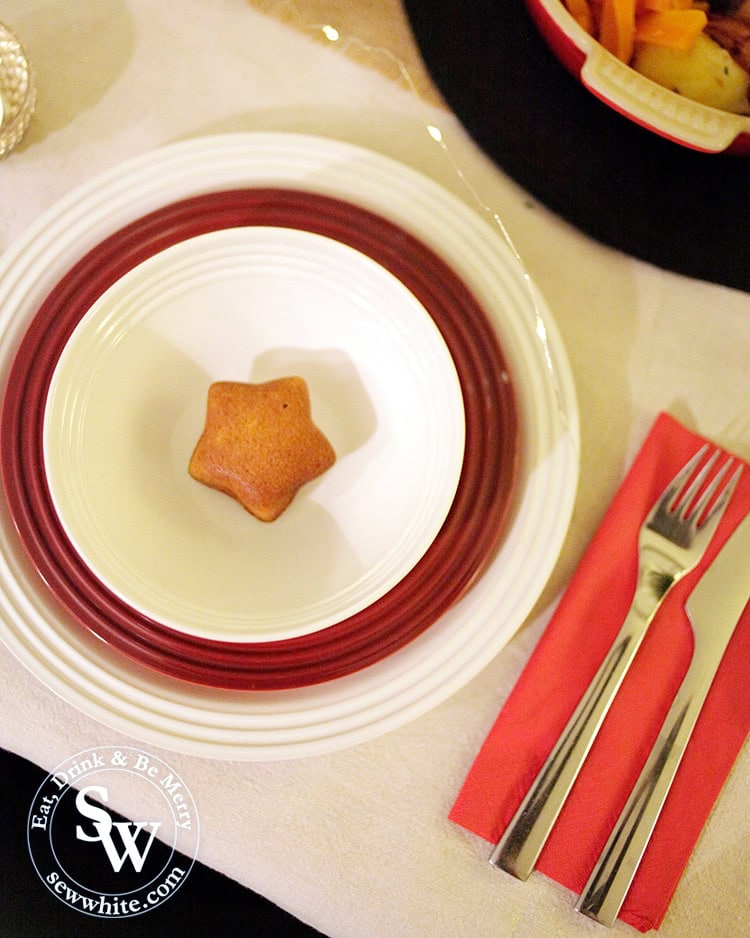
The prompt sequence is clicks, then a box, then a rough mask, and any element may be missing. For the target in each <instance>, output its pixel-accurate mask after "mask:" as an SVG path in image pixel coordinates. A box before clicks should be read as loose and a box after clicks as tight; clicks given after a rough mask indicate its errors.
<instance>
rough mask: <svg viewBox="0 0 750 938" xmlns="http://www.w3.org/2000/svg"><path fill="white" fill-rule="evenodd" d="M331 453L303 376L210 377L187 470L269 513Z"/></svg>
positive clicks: (265, 517)
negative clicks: (243, 379) (251, 380)
mask: <svg viewBox="0 0 750 938" xmlns="http://www.w3.org/2000/svg"><path fill="white" fill-rule="evenodd" d="M335 461H336V454H335V453H334V451H333V447H332V446H331V444H330V443H329V441H328V439H327V438H326V436H325V435H324V434H323V433H322V432H321V431H320V430H319V429H318V427H317V426H316V425H315V424H314V423H313V420H312V414H311V408H310V395H309V392H308V389H307V384H306V382H305V381H304V379H303V378H298V377H288V378H277V379H276V380H274V381H266V382H264V383H263V384H244V383H242V382H238V381H217V382H216V383H214V384H212V385H211V386H210V387H209V389H208V404H207V408H206V423H205V426H204V429H203V433H202V434H201V437H200V439H199V440H198V443H197V445H196V447H195V450H194V451H193V455H192V457H191V459H190V464H189V466H188V471H189V472H190V475H191V476H192V477H193V478H194V479H197V480H198V482H202V483H204V485H208V486H210V487H211V488H214V489H218V490H219V491H220V492H225V493H226V494H227V495H231V496H232V497H233V498H236V499H237V501H238V502H239V503H240V504H241V505H242V506H243V507H244V508H246V509H247V510H248V511H249V512H250V513H251V514H253V515H255V517H256V518H259V519H260V520H261V521H273V520H274V519H275V518H278V516H279V515H280V514H281V513H282V512H283V511H284V509H285V508H287V506H288V505H289V504H290V502H291V501H292V499H293V498H294V496H295V495H296V494H297V492H298V490H299V489H300V488H301V487H302V486H303V485H304V484H305V483H306V482H310V481H311V480H312V479H315V478H316V477H317V476H319V475H321V474H322V473H323V472H325V471H326V469H329V468H330V467H331V466H332V465H333V463H334V462H335Z"/></svg>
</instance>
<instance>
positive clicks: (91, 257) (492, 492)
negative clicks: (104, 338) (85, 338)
mask: <svg viewBox="0 0 750 938" xmlns="http://www.w3.org/2000/svg"><path fill="white" fill-rule="evenodd" d="M247 225H265V226H276V227H289V228H295V229H298V230H303V231H311V232H314V233H317V234H322V235H324V236H327V237H331V238H334V239H335V240H337V241H340V242H341V243H344V244H347V245H349V246H350V247H353V248H355V249H356V250H359V251H361V252H362V253H364V254H366V255H367V256H369V257H370V258H372V259H373V260H375V261H376V262H377V263H379V264H381V265H382V266H383V267H384V268H385V269H387V270H389V271H390V272H391V273H393V274H394V275H395V276H396V277H397V278H398V279H399V280H400V281H401V282H402V283H403V284H404V285H405V286H406V287H407V289H409V290H410V291H411V292H412V293H413V294H414V296H415V297H417V299H418V300H419V301H420V302H421V303H422V304H423V305H424V307H425V308H426V309H427V310H428V311H429V313H430V315H431V316H432V317H433V319H434V321H435V322H436V324H437V325H438V328H439V329H440V331H441V333H442V335H443V337H444V339H445V341H446V344H447V345H448V347H449V349H450V352H451V355H452V357H453V360H454V363H455V366H456V370H457V372H458V376H459V381H460V384H461V390H462V394H463V398H464V408H465V415H466V443H465V458H464V468H463V472H462V475H461V479H460V483H459V487H458V491H457V495H456V499H455V501H454V503H453V506H452V508H451V511H450V513H449V515H448V518H447V519H446V522H445V524H444V525H443V527H442V529H441V531H440V533H439V534H438V536H437V538H436V539H435V541H434V542H433V544H432V545H431V547H430V548H429V549H428V551H427V553H426V554H425V555H424V556H423V558H422V559H421V561H420V562H419V563H418V564H417V565H416V566H415V567H414V568H413V569H412V570H411V571H410V572H409V573H408V574H407V575H406V576H405V577H404V579H403V580H401V582H399V583H398V584H397V586H395V587H394V588H393V589H391V590H390V591H389V592H388V593H387V594H386V595H385V596H383V597H382V598H381V599H379V600H378V601H377V602H375V603H374V604H372V605H371V606H369V607H368V608H367V609H365V610H363V611H362V612H360V613H357V614H356V615H354V616H351V617H349V618H347V619H345V620H343V621H342V622H339V623H337V624H335V625H333V626H330V627H328V628H326V629H324V630H322V631H319V632H316V633H313V634H311V635H306V636H300V637H298V638H292V639H288V640H285V641H279V642H262V643H236V642H216V641H209V640H204V639H199V638H195V637H192V636H188V635H185V634H183V633H180V632H176V631H174V630H172V629H169V628H166V627H165V626H164V625H162V624H161V623H159V622H156V621H154V620H152V619H149V618H147V617H146V616H143V615H141V614H139V613H137V612H135V611H134V610H133V609H132V608H130V607H129V606H128V605H127V604H126V603H124V602H123V601H122V600H120V599H118V598H117V597H115V596H114V595H113V594H112V593H110V592H109V591H108V590H107V589H106V588H105V587H104V586H103V585H102V584H101V583H100V582H99V581H98V580H97V578H96V577H95V576H94V575H93V574H92V573H91V571H90V570H89V569H88V568H87V567H86V565H85V564H84V563H83V562H82V561H81V559H80V558H79V557H78V555H77V554H76V552H75V551H74V550H73V548H72V546H71V545H70V543H69V541H68V540H67V538H66V537H65V535H64V533H63V531H62V527H61V525H60V522H59V519H58V518H57V515H56V513H55V510H54V507H53V505H52V502H51V499H50V496H49V491H48V488H47V482H46V478H45V475H44V457H43V449H42V447H43V440H42V426H43V416H44V407H45V402H46V398H47V392H48V389H49V385H50V381H51V377H52V373H53V372H54V368H55V365H56V363H57V360H58V358H59V356H60V354H61V352H62V350H63V348H64V347H65V345H66V343H67V341H68V339H69V337H70V335H71V333H72V331H73V329H74V328H75V326H76V325H77V323H78V322H79V321H80V319H81V318H82V317H83V316H84V315H85V313H86V312H87V311H88V309H89V308H90V307H91V305H92V304H93V303H94V302H95V301H96V300H97V299H98V298H99V297H100V296H101V295H102V294H103V293H104V292H105V291H106V290H107V289H108V288H109V287H110V286H111V285H112V284H114V283H115V282H116V281H117V280H118V279H119V278H120V277H122V276H124V275H125V274H126V273H127V272H128V271H129V270H131V269H133V268H134V267H135V266H137V265H138V264H139V263H141V262H143V261H144V260H146V259H148V258H149V257H152V256H153V255H154V254H156V253H158V252H160V251H162V250H164V249H166V248H168V247H170V246H172V245H174V244H177V243H179V242H182V241H184V240H186V239H189V238H193V237H196V236H198V235H201V234H205V233H208V232H211V231H217V230H221V229H225V228H230V227H242V226H247ZM0 439H1V440H2V470H3V478H4V484H5V489H6V496H7V499H8V503H9V506H10V510H11V513H12V515H13V519H14V522H15V524H16V527H17V529H18V531H19V534H20V536H21V539H22V541H23V543H24V546H25V548H26V550H27V551H28V553H29V555H30V557H31V558H32V560H33V562H34V564H35V565H36V567H37V569H38V571H39V572H40V574H41V576H42V577H43V578H44V580H45V582H46V584H47V586H48V587H49V589H50V590H51V591H52V593H53V594H54V595H55V596H56V598H57V599H58V600H59V601H60V602H61V603H62V604H63V606H64V607H65V608H66V609H67V610H68V611H69V612H70V613H71V614H72V615H73V616H74V617H75V618H76V619H77V620H78V621H79V622H80V623H81V624H82V625H83V626H85V627H86V628H88V629H90V630H91V631H92V632H93V633H94V634H96V635H98V636H99V637H100V638H102V639H103V640H105V641H106V642H107V643H109V644H110V645H112V646H113V647H115V648H117V649H118V650H119V651H121V652H123V653H124V654H126V655H128V656H130V657H131V658H133V659H134V660H136V661H138V662H139V663H141V664H143V665H146V666H148V667H151V668H154V669H156V670H158V671H160V672H161V673H164V674H168V675H170V676H172V677H176V678H180V679H183V680H188V681H192V682H196V683H199V684H206V685H209V686H214V687H225V688H235V689H254V690H259V689H269V690H270V689H281V688H291V687H298V686H305V685H310V684H315V683H320V682H323V681H327V680H331V679H333V678H336V677H341V676H344V675H346V674H350V673H352V672H354V671H357V670H359V669H361V668H364V667H366V666H367V665H369V664H372V663H374V662H376V661H378V660H381V659H382V658H384V657H386V656H388V655H390V654H391V653H393V652H394V651H396V650H397V649H398V648H401V647H402V646H404V645H405V644H406V643H408V642H409V641H410V640H412V639H413V638H414V637H416V636H417V635H419V634H420V633H421V632H423V631H424V630H425V629H426V628H428V627H429V626H430V625H431V624H432V623H433V622H434V621H436V619H437V618H439V617H440V616H441V615H442V614H443V613H444V612H445V611H446V610H447V609H448V608H449V607H450V606H451V605H453V603H455V602H456V601H457V600H458V599H459V598H460V597H461V596H462V595H463V593H464V592H465V591H466V590H467V588H468V587H469V585H470V584H471V582H472V581H473V580H474V578H475V577H476V576H477V574H478V573H479V572H480V571H481V569H482V567H483V565H484V563H485V562H486V560H487V559H488V558H489V557H490V555H491V553H492V550H493V548H494V546H495V545H496V543H497V539H498V537H499V535H500V533H501V531H502V523H503V519H504V517H505V514H506V511H507V508H508V504H509V497H510V492H511V488H512V483H513V479H514V475H515V465H516V452H517V447H518V426H517V418H516V410H515V402H514V397H513V390H512V386H511V384H510V382H509V377H508V373H507V369H506V366H505V362H504V359H503V355H502V352H501V350H500V348H499V347H498V343H497V339H496V337H495V334H494V331H493V329H492V327H491V326H490V324H489V323H488V321H487V320H486V318H485V316H484V313H483V311H482V309H481V308H480V306H479V305H478V304H477V302H476V301H475V299H474V298H473V296H472V295H471V293H470V292H469V291H468V290H467V289H466V287H465V286H464V285H463V283H462V282H461V281H460V280H459V279H458V278H457V277H456V276H455V275H454V274H453V273H452V271H451V270H450V268H449V267H448V266H447V265H446V264H445V263H444V262H443V261H441V260H440V259H439V258H438V257H437V256H436V255H435V254H434V253H433V252H432V251H431V250H430V249H428V248H427V247H425V246H424V245H423V244H422V243H421V242H420V241H418V240H417V239H415V238H414V237H412V236H410V235H408V234H406V233H405V232H404V231H402V230H401V229H399V228H398V227H396V226H395V225H393V224H392V223H390V222H388V221H386V220H385V219H383V218H381V217H379V216H378V215H375V214H373V213H371V212H369V211H365V210H363V209H361V208H358V207H355V206H353V205H351V204H349V203H347V202H343V201H340V200H337V199H333V198H330V197H327V196H321V195H314V194H311V193H307V192H299V191H295V190H289V189H241V190H233V191H228V192H220V193H209V194H207V195H201V196H196V197H194V198H190V199H187V200H184V201H181V202H178V203H175V204H173V205H169V206H166V207H165V208H163V209H159V210H157V211H155V212H153V213H150V214H149V215H146V216H144V217H143V218H140V219H138V220H137V221H135V222H133V223H132V224H130V225H128V226H126V227H125V228H123V229H121V230H120V231H118V232H116V233H115V234H114V235H112V236H110V237H109V238H107V239H106V240H105V241H103V242H102V243H101V244H99V245H98V246H97V247H96V248H95V249H94V250H92V251H91V252H90V253H89V254H87V255H86V256H85V257H84V258H82V259H81V260H80V261H79V262H78V263H77V264H76V265H75V266H74V267H73V268H72V269H71V270H70V271H69V273H68V274H67V275H66V276H65V277H64V278H63V279H62V280H61V281H60V282H59V283H58V284H57V286H56V287H55V288H54V289H53V290H52V292H51V293H50V294H49V296H48V297H47V299H46V300H45V302H44V303H43V305H42V306H41V308H40V310H39V312H38V314H37V315H36V317H35V318H34V320H33V322H32V324H31V326H30V328H29V330H28V331H27V333H26V335H25V336H24V339H23V341H22V344H21V346H20V349H19V351H18V354H17V356H16V358H15V361H14V363H13V367H12V370H11V374H10V377H9V381H8V385H7V391H6V396H5V401H4V408H3V422H2V436H1V437H0Z"/></svg>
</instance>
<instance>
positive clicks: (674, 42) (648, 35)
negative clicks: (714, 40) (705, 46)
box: [635, 10, 708, 50]
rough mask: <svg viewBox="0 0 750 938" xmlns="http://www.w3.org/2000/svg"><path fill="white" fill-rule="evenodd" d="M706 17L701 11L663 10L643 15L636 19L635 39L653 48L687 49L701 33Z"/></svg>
mask: <svg viewBox="0 0 750 938" xmlns="http://www.w3.org/2000/svg"><path fill="white" fill-rule="evenodd" d="M707 22H708V17H707V16H706V14H705V13H704V12H703V10H664V11H663V12H661V13H643V14H642V15H641V16H639V17H638V19H637V21H636V28H635V38H636V40H637V41H638V42H648V43H651V45H655V46H669V48H671V49H685V50H687V49H689V48H690V47H691V46H692V45H693V43H694V42H695V39H696V37H697V36H698V35H699V34H700V33H702V32H703V28H704V27H705V25H706V23H707Z"/></svg>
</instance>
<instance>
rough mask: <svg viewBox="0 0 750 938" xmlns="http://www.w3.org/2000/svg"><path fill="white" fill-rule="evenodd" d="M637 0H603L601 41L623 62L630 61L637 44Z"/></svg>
mask: <svg viewBox="0 0 750 938" xmlns="http://www.w3.org/2000/svg"><path fill="white" fill-rule="evenodd" d="M635 5H636V0H603V3H602V9H601V18H600V20H599V42H600V43H601V44H602V45H603V46H604V48H605V49H608V50H609V51H610V52H611V53H612V54H613V55H615V56H617V58H618V59H621V60H622V61H623V62H629V61H630V58H631V56H632V55H633V47H634V45H635Z"/></svg>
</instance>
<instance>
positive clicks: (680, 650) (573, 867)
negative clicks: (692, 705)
mask: <svg viewBox="0 0 750 938" xmlns="http://www.w3.org/2000/svg"><path fill="white" fill-rule="evenodd" d="M704 442H705V441H704V440H703V439H702V438H701V437H699V436H697V435H696V434H694V433H692V432H690V431H689V430H687V429H686V428H685V427H683V426H681V425H680V424H679V423H677V421H675V420H674V419H673V418H672V417H670V416H668V415H667V414H661V415H660V416H659V417H658V419H657V420H656V422H655V424H654V426H653V427H652V429H651V431H650V433H649V434H648V437H647V438H646V440H645V442H644V444H643V446H642V448H641V450H640V452H639V453H638V455H637V457H636V459H635V461H634V462H633V465H632V467H631V468H630V471H629V472H628V474H627V476H626V478H625V480H624V482H623V484H622V486H621V487H620V489H619V490H618V492H617V494H616V495H615V498H614V499H613V501H612V503H611V505H610V507H609V508H608V510H607V512H606V514H605V516H604V518H603V519H602V522H601V524H600V526H599V528H598V529H597V531H596V534H595V535H594V538H593V540H592V541H591V544H590V545H589V547H588V549H587V550H586V552H585V554H584V556H583V559H582V561H581V563H580V565H579V566H578V568H577V570H576V572H575V574H574V576H573V577H572V579H571V581H570V584H569V586H568V588H567V590H566V592H565V594H564V596H563V597H562V599H561V601H560V604H559V606H558V608H557V609H556V611H555V613H554V615H553V617H552V619H551V620H550V623H549V625H548V627H547V629H546V630H545V632H544V634H543V635H542V638H541V639H540V641H539V643H538V645H537V647H536V649H535V650H534V653H533V654H532V656H531V658H530V660H529V662H528V664H527V666H526V668H525V669H524V671H523V673H522V674H521V677H520V678H519V680H518V682H517V684H516V686H515V688H514V689H513V691H512V692H511V694H510V696H509V697H508V700H507V701H506V703H505V705H504V706H503V709H502V710H501V712H500V714H499V716H498V718H497V720H496V722H495V724H494V726H493V728H492V730H491V731H490V734H489V736H488V737H487V739H486V741H485V743H484V745H483V747H482V749H481V750H480V752H479V755H478V757H477V759H476V761H475V762H474V764H473V766H472V768H471V770H470V772H469V774H468V776H467V778H466V781H465V783H464V786H463V788H462V789H461V792H460V794H459V796H458V799H457V800H456V803H455V805H454V806H453V810H452V811H451V814H450V818H451V820H452V821H455V822H456V823H457V824H460V825H461V826H462V827H465V828H467V829H468V830H470V831H473V832H474V833H475V834H478V835H479V836H481V837H484V838H485V839H486V840H488V841H489V842H491V843H495V842H496V841H497V840H498V839H499V837H500V835H501V834H502V832H503V831H504V830H505V827H506V826H507V824H508V823H509V821H510V819H511V818H512V817H513V815H514V813H515V811H516V809H517V807H518V805H519V803H520V802H521V800H522V798H523V796H524V795H525V793H526V791H527V790H528V788H529V787H530V785H531V783H532V781H533V779H534V777H535V775H536V773H537V771H538V770H539V768H540V766H541V765H542V763H543V762H544V760H545V758H546V757H547V755H548V754H549V752H550V750H551V749H552V746H553V745H554V743H555V741H556V740H557V737H558V735H559V734H560V732H561V730H562V729H563V728H564V726H565V724H566V723H567V721H568V719H569V717H570V715H571V713H572V712H573V710H574V709H575V706H576V704H577V703H578V700H579V699H580V697H581V696H582V694H583V692H584V691H585V689H586V687H587V685H588V683H589V681H590V679H591V678H592V676H593V675H594V673H595V672H596V669H597V668H598V666H599V664H600V663H601V661H602V659H603V658H604V655H605V654H606V652H607V650H608V648H609V645H610V643H611V641H612V639H613V638H614V636H615V635H616V633H617V631H618V629H619V628H620V625H621V624H622V621H623V619H624V617H625V615H626V614H627V611H628V607H629V605H630V600H631V598H632V595H633V590H634V587H635V582H636V575H637V539H638V530H639V528H640V525H641V523H642V521H643V518H644V517H645V516H646V514H647V513H648V511H649V509H650V508H651V505H652V504H653V502H654V501H655V500H656V499H657V498H658V497H659V495H660V494H661V492H662V490H663V489H664V487H665V486H666V485H667V484H668V482H669V481H670V479H672V477H673V476H674V475H675V474H676V473H677V472H678V471H679V469H680V467H681V466H682V465H683V464H684V463H685V462H686V461H687V459H688V458H689V457H690V456H691V455H692V454H693V453H694V452H695V451H696V450H697V449H698V448H699V447H700V446H701V445H702V443H704ZM722 462H723V460H722ZM745 466H746V467H745V470H744V471H743V473H742V476H741V478H740V483H739V486H738V487H737V489H736V491H735V494H734V497H733V499H732V501H731V502H730V505H729V507H728V509H727V511H726V514H725V515H724V519H723V521H722V523H721V525H720V527H719V529H718V531H717V534H716V536H715V537H714V539H713V541H712V542H711V544H710V545H709V548H708V550H707V552H706V554H705V556H704V558H703V561H702V562H701V563H700V565H699V566H698V568H697V569H696V570H695V571H693V572H692V573H690V574H688V575H687V576H685V577H684V578H683V579H682V580H681V581H680V582H678V583H677V584H676V585H675V586H674V587H673V589H672V591H671V592H670V593H669V594H668V596H667V598H666V599H665V601H664V603H663V604H662V607H661V609H660V610H659V612H658V613H657V615H656V617H655V618H654V621H653V622H652V624H651V627H650V629H649V631H648V633H647V634H646V637H645V638H644V640H643V644H642V645H641V648H640V649H639V651H638V654H637V656H636V659H635V661H634V662H633V665H632V666H631V670H630V672H629V673H628V674H627V675H626V677H625V680H624V681H623V684H622V686H621V688H620V691H619V693H618V695H617V698H616V699H615V701H614V703H613V704H612V708H611V709H610V712H609V714H608V716H607V718H606V720H605V722H604V725H603V726H602V729H601V731H600V733H599V736H598V737H597V739H596V740H595V742H594V744H593V746H592V749H591V752H590V754H589V757H588V759H587V760H586V763H585V764H584V766H583V768H582V770H581V773H580V775H579V777H578V780H577V781H576V784H575V786H574V788H573V790H572V792H571V794H570V796H569V798H568V801H567V803H566V804H565V806H564V808H563V810H562V812H561V814H560V817H559V819H558V821H557V824H556V825H555V828H554V830H553V831H552V834H551V836H550V839H549V840H548V842H547V844H546V846H545V848H544V850H543V852H542V854H541V856H540V858H539V862H538V864H537V869H538V870H539V871H541V872H542V873H545V874H546V875H547V876H549V877H551V878H553V879H555V880H557V881H558V882H560V883H562V884H563V885H564V886H567V887H568V888H569V889H571V890H573V891H574V892H575V893H576V894H578V893H580V891H581V890H582V888H583V887H584V885H585V883H586V881H587V879H588V876H589V874H590V872H591V870H592V869H593V867H594V864H595V863H596V859H597V857H598V855H599V853H600V851H601V849H602V847H603V846H604V843H605V841H606V839H607V837H608V835H609V832H610V830H611V828H612V827H613V825H614V823H615V821H616V819H617V817H618V815H619V813H620V810H621V809H622V807H623V805H624V803H625V801H626V799H627V797H628V794H629V792H630V789H631V788H632V786H633V783H634V782H635V780H636V778H637V776H638V774H639V772H640V769H641V766H642V764H643V762H644V761H645V759H646V757H647V755H648V752H649V750H650V748H651V746H652V744H653V742H654V740H655V738H656V735H657V733H658V730H659V727H660V725H661V723H662V721H663V719H664V717H665V716H666V713H667V710H668V709H669V706H670V704H671V702H672V698H673V696H674V694H675V692H676V691H677V688H678V687H679V684H680V681H681V680H682V676H683V675H684V673H685V670H686V669H687V666H688V664H689V661H690V655H691V650H692V631H691V628H690V623H689V621H688V619H687V616H686V614H685V611H684V603H685V600H686V599H687V596H688V594H689V593H690V591H691V589H692V588H693V587H694V585H695V584H696V582H697V580H698V578H699V577H700V576H701V574H702V572H703V571H704V570H705V569H706V567H707V566H708V565H709V564H710V563H711V561H712V559H713V558H714V557H715V556H716V554H717V553H718V551H719V549H720V547H721V546H722V544H723V543H724V542H725V541H726V539H727V537H728V536H729V534H730V533H731V532H732V531H733V530H734V528H735V527H736V526H737V525H738V523H739V522H740V521H741V520H742V518H743V517H744V515H745V514H746V513H747V511H748V509H750V469H749V468H748V466H747V464H745ZM749 677H750V606H749V607H748V608H747V609H746V610H745V612H744V614H743V617H742V619H741V620H740V622H739V624H738V626H737V628H736V630H735V633H734V636H733V638H732V641H731V643H730V645H729V648H728V650H727V652H726V654H725V656H724V660H723V661H722V664H721V667H720V669H719V672H718V674H717V676H716V678H715V680H714V683H713V685H712V687H711V691H710V693H709V696H708V699H707V700H706V703H705V706H704V709H703V712H702V713H701V716H700V719H699V721H698V724H697V725H696V727H695V731H694V734H693V737H692V739H691V741H690V744H689V746H688V749H687V751H686V753H685V756H684V758H683V761H682V764H681V766H680V769H679V772H678V774H677V777H676V778H675V780H674V782H673V786H672V790H671V792H670V795H669V798H668V800H667V802H666V804H665V805H664V809H663V812H662V815H661V817H660V819H659V821H658V824H657V827H656V829H655V831H654V834H653V837H652V840H651V842H650V844H649V846H648V849H647V851H646V854H645V855H644V857H643V860H642V863H641V866H640V868H639V870H638V872H637V874H636V877H635V880H634V882H633V885H632V887H631V889H630V892H629V894H628V896H627V898H626V900H625V902H624V904H623V907H622V910H621V912H620V918H621V919H623V920H624V921H626V922H628V923H629V924H631V925H633V926H634V927H635V928H637V929H639V930H640V931H648V930H649V929H651V928H658V927H659V925H660V924H661V922H662V920H663V918H664V915H665V913H666V910H667V907H668V905H669V902H670V899H671V898H672V894H673V893H674V890H675V888H676V887H677V883H678V881H679V878H680V876H681V875H682V871H683V869H684V867H685V864H686V863H687V860H688V858H689V856H690V854H691V852H692V850H693V847H694V846H695V842H696V840H697V839H698V836H699V835H700V832H701V829H702V827H703V825H704V823H705V821H706V818H707V817H708V815H709V813H710V811H711V808H712V806H713V804H714V802H715V800H716V798H717V797H718V794H719V791H720V790H721V787H722V785H723V783H724V781H725V779H726V777H727V775H728V773H729V771H730V769H731V767H732V765H733V763H734V760H735V758H736V757H737V754H738V753H739V751H740V749H741V747H742V745H743V743H744V741H745V739H746V737H747V735H748V733H750V694H748V693H747V686H748V678H749ZM488 856H489V853H488ZM498 875H499V876H506V875H508V874H506V873H503V872H500V871H498Z"/></svg>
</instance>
